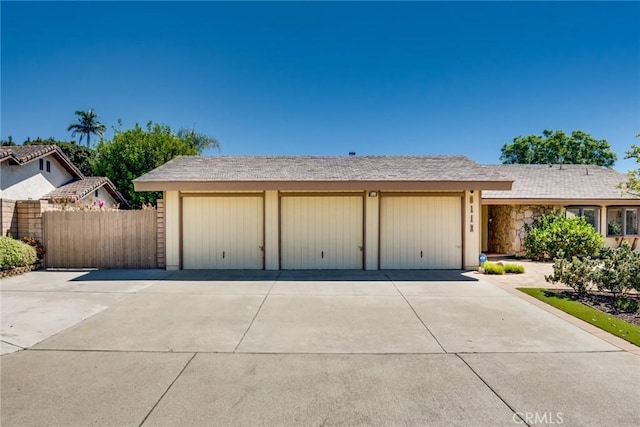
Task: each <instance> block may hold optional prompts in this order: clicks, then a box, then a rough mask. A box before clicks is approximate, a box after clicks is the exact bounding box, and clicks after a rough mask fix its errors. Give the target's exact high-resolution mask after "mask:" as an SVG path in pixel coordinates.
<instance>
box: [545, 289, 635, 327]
mask: <svg viewBox="0 0 640 427" xmlns="http://www.w3.org/2000/svg"><path fill="white" fill-rule="evenodd" d="M553 292H554V293H556V294H558V295H562V296H564V297H567V298H571V299H573V300H576V301H580V302H581V303H583V304H585V305H588V306H589V307H593V308H595V309H596V310H600V311H602V312H603V313H607V314H610V315H612V316H614V317H617V318H618V319H620V320H624V321H625V322H627V323H631V324H633V325H637V326H640V311H636V312H635V313H624V312H621V311H619V310H618V309H617V308H616V306H615V300H614V298H613V297H612V296H611V294H608V293H603V292H591V293H588V294H587V295H584V296H581V297H578V294H576V293H575V292H574V291H563V290H558V289H554V290H553ZM630 298H635V299H636V300H638V301H639V302H640V296H638V295H636V296H630Z"/></svg>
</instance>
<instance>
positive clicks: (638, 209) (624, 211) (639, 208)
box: [607, 206, 640, 237]
mask: <svg viewBox="0 0 640 427" xmlns="http://www.w3.org/2000/svg"><path fill="white" fill-rule="evenodd" d="M612 210H619V211H622V232H621V233H620V234H611V233H610V231H609V223H610V222H611V221H612V218H611V211H612ZM627 211H636V224H635V225H636V227H635V228H636V232H635V233H627ZM639 222H640V206H609V207H607V237H627V236H631V237H638V236H640V231H639V229H640V224H639Z"/></svg>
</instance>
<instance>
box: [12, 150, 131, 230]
mask: <svg viewBox="0 0 640 427" xmlns="http://www.w3.org/2000/svg"><path fill="white" fill-rule="evenodd" d="M28 200H31V201H40V200H44V201H48V202H49V203H51V204H57V203H76V202H77V201H80V202H81V203H83V204H92V203H100V204H102V205H106V206H117V205H120V206H128V204H127V201H126V199H125V198H124V197H123V196H122V194H120V193H119V192H118V190H117V189H116V188H115V186H114V185H113V183H112V182H111V181H110V180H109V179H108V178H104V177H85V176H84V175H83V174H82V172H80V170H79V169H78V168H77V167H76V166H75V165H74V164H73V163H72V162H71V161H70V160H69V158H68V157H67V156H66V155H65V154H64V153H63V152H62V150H61V149H60V148H59V147H57V146H55V145H29V146H9V147H0V224H1V225H2V230H1V231H2V235H6V234H11V235H14V236H18V234H19V233H18V230H17V218H16V216H17V213H16V201H28Z"/></svg>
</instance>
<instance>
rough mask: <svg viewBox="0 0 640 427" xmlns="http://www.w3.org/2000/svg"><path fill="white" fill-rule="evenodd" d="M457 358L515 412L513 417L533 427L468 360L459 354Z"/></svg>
mask: <svg viewBox="0 0 640 427" xmlns="http://www.w3.org/2000/svg"><path fill="white" fill-rule="evenodd" d="M456 356H457V357H458V359H460V360H461V361H462V363H464V364H465V365H466V366H467V368H469V370H471V372H473V374H474V375H475V376H476V377H478V379H479V380H480V381H482V383H483V384H484V385H485V386H487V388H488V389H489V390H491V392H492V393H493V394H494V395H495V396H496V397H497V398H498V399H500V401H501V402H502V403H504V404H505V406H506V407H507V408H509V410H510V411H511V412H513V415H514V416H515V417H518V419H520V420H521V421H522V424H524V425H526V426H529V427H531V424H529V423H527V422H526V421H525V419H524V418H522V416H521V414H520V413H519V412H518V411H516V410H515V409H514V408H513V407H512V406H511V405H509V403H507V401H506V400H504V398H503V397H502V396H500V395H499V394H498V392H497V391H495V389H494V388H493V387H491V386H490V385H489V383H488V382H486V381H485V380H484V378H482V377H481V376H480V374H478V373H477V372H476V371H475V370H474V369H473V368H472V367H471V365H469V364H468V363H467V361H466V360H464V358H463V357H462V356H460V355H459V354H457V353H456ZM514 421H515V418H514Z"/></svg>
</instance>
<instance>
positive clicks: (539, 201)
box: [482, 197, 640, 206]
mask: <svg viewBox="0 0 640 427" xmlns="http://www.w3.org/2000/svg"><path fill="white" fill-rule="evenodd" d="M482 204H483V205H584V206H587V205H593V206H612V205H619V206H624V205H632V206H636V205H640V199H626V198H622V197H621V198H618V199H616V198H608V199H596V198H509V199H508V198H504V199H503V198H482Z"/></svg>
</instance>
